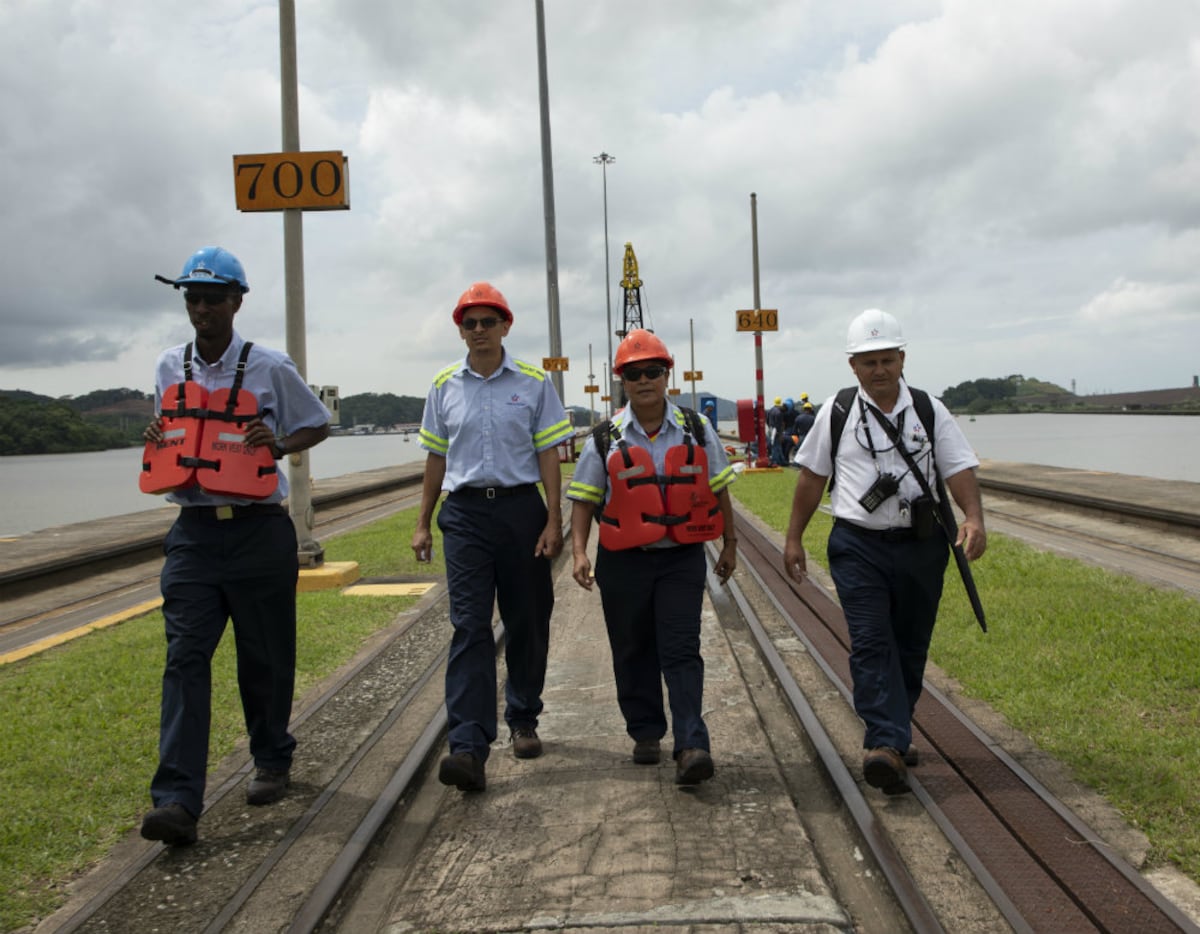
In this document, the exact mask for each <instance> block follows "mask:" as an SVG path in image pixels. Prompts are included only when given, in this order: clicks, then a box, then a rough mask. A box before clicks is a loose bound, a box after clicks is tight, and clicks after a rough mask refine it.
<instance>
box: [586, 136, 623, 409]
mask: <svg viewBox="0 0 1200 934" xmlns="http://www.w3.org/2000/svg"><path fill="white" fill-rule="evenodd" d="M592 161H593V162H595V163H597V164H598V165H599V166H600V173H601V175H603V177H604V304H605V308H606V309H607V318H606V319H605V320H606V323H607V325H608V369H607V370H606V371H605V372H606V381H607V387H608V392H607V393H605V395H607V396H608V417H609V418H612V398H613V385H612V359H613V350H612V339H613V329H612V286H611V284H610V277H609V274H608V167H609V165H610V164H611V163H613V162H616V161H617V159H616V157H615V156H610V155H609V154H608V153H606V152H602V153H600V155H598V156H593V157H592Z"/></svg>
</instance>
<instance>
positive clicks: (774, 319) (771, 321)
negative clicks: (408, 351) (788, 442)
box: [737, 192, 779, 470]
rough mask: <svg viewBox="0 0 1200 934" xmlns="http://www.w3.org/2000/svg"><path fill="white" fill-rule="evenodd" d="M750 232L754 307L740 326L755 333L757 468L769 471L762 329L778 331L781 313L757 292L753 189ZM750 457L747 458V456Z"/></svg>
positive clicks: (739, 315) (755, 197) (741, 313)
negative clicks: (765, 302)
mask: <svg viewBox="0 0 1200 934" xmlns="http://www.w3.org/2000/svg"><path fill="white" fill-rule="evenodd" d="M750 233H751V243H752V244H753V247H754V308H753V309H752V310H749V311H739V312H738V313H737V329H738V330H739V331H753V332H754V386H755V398H756V400H757V404H756V406H755V410H754V435H755V439H756V441H757V444H758V459H757V460H756V461H755V462H754V465H753V466H754V467H756V468H758V469H759V470H766V469H767V468H769V467H770V466H771V460H770V458H769V457H767V446H766V426H765V425H764V424H763V419H764V415H765V410H764V409H763V352H762V332H763V331H778V330H779V312H778V311H776V310H775V309H773V308H768V309H764V308H763V307H762V305H761V304H760V301H759V294H758V195H756V194H755V193H754V192H750ZM747 459H748V458H747Z"/></svg>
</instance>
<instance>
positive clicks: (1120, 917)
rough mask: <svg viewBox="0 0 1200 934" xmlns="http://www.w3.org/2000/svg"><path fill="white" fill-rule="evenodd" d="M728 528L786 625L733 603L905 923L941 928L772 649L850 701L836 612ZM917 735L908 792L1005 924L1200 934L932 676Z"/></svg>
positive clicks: (761, 540) (758, 535)
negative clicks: (808, 661)
mask: <svg viewBox="0 0 1200 934" xmlns="http://www.w3.org/2000/svg"><path fill="white" fill-rule="evenodd" d="M737 525H738V537H739V543H740V550H741V551H742V553H743V555H745V557H746V559H747V566H748V573H749V574H750V575H752V576H753V577H754V579H755V581H756V583H757V584H758V586H759V587H760V588H761V589H762V591H763V592H764V593H765V594H767V595H769V599H770V601H771V603H772V604H773V605H774V606H775V607H776V608H777V609H778V611H779V619H781V620H783V624H782V625H784V626H785V627H786V628H785V631H783V632H780V631H778V630H777V631H775V632H774V633H772V632H769V631H768V628H767V627H766V626H765V625H764V624H763V622H761V621H760V620H759V619H758V616H757V614H756V613H755V612H754V611H753V609H752V608H751V607H750V605H749V603H748V602H747V601H746V600H745V599H744V597H743V596H742V595H741V592H740V588H738V587H737V586H736V585H735V586H734V587H733V588H732V589H733V592H734V599H735V600H736V602H737V604H738V608H739V611H740V612H741V613H742V615H743V617H744V618H745V619H746V621H747V624H748V625H749V626H750V628H751V630H752V631H753V632H754V634H755V637H756V640H757V641H758V643H759V646H760V650H761V651H762V653H763V655H764V658H766V659H767V661H768V663H769V664H770V666H771V670H772V672H773V673H774V675H775V677H776V678H777V680H778V681H779V683H780V686H781V689H782V690H783V691H784V693H785V694H786V695H787V696H788V698H789V700H790V701H791V703H792V704H793V707H794V709H795V710H796V713H797V716H798V717H799V718H800V719H801V721H802V722H804V723H805V724H806V729H808V731H809V735H810V737H813V740H814V744H815V745H816V746H817V747H818V749H819V751H820V752H821V757H822V762H823V764H824V765H825V767H826V770H827V772H828V774H829V775H830V778H831V780H832V781H834V783H835V784H836V785H837V787H838V788H839V791H842V792H843V797H844V799H845V800H846V801H847V803H848V806H851V810H852V812H853V813H854V814H855V817H856V821H857V822H858V824H859V829H860V832H862V834H863V836H864V839H865V840H867V841H868V842H869V843H870V844H871V846H872V852H873V853H874V854H875V857H876V859H877V861H878V862H879V864H880V866H881V868H882V869H883V871H884V872H885V874H886V875H887V877H888V880H889V882H890V883H891V884H892V886H893V889H894V891H895V892H896V894H897V899H898V901H899V903H900V904H901V905H902V906H903V908H904V912H905V916H906V917H907V918H908V920H909V923H910V924H911V925H912V927H913V929H914V930H916V931H922V932H923V931H936V930H941V929H942V928H941V926H940V923H939V922H938V921H937V920H936V919H933V918H931V917H930V914H929V911H928V906H927V905H926V904H925V903H924V901H923V899H922V898H921V897H920V891H919V888H918V887H917V886H916V885H915V884H914V883H913V882H912V880H911V879H910V877H908V875H907V873H906V872H905V871H904V869H903V866H902V864H901V862H900V860H899V858H898V857H897V855H896V852H895V848H894V846H893V845H892V844H891V842H890V841H889V840H887V839H878V837H879V835H878V834H877V833H876V829H877V825H876V818H875V815H874V813H873V812H872V813H864V811H863V808H862V807H861V806H860V805H858V804H857V802H855V803H853V804H851V802H853V801H854V797H853V792H852V791H851V790H849V788H848V783H847V781H846V776H845V774H844V773H845V772H846V771H847V764H846V763H845V762H844V761H843V759H842V756H841V755H838V754H837V753H836V751H834V750H833V749H832V744H829V743H827V742H824V741H822V740H821V739H820V733H821V731H820V727H819V726H818V725H814V724H816V723H817V717H816V714H815V712H814V711H813V709H812V707H811V705H810V704H809V703H808V701H807V700H806V699H805V697H804V695H803V692H801V691H800V689H799V687H798V685H797V681H796V678H795V676H794V675H793V673H792V671H791V669H790V668H789V665H788V662H787V661H786V660H785V657H784V656H783V655H781V654H780V653H779V652H778V651H777V650H776V648H775V641H776V640H778V639H779V638H781V637H783V638H786V637H790V636H794V637H796V638H798V639H800V640H801V641H802V642H803V644H804V645H805V647H806V649H807V650H808V654H810V655H811V656H812V657H813V658H815V659H816V660H817V661H818V664H819V665H820V666H821V668H822V669H823V670H824V671H825V673H826V675H827V676H828V678H829V680H830V681H831V683H833V684H834V685H835V686H836V687H837V689H838V690H839V692H840V693H841V694H842V696H843V698H844V699H845V701H846V703H848V704H851V703H852V698H851V687H850V685H851V680H850V669H849V661H848V658H849V636H848V633H847V630H846V624H845V619H844V617H843V616H842V614H841V610H840V608H839V607H838V606H837V605H836V603H834V602H833V601H832V600H831V599H830V598H829V597H828V596H827V595H826V593H825V592H824V591H823V590H821V589H820V588H818V587H817V586H816V585H814V584H813V583H812V582H811V581H810V580H806V581H805V582H804V583H803V584H800V585H797V584H795V583H794V582H792V581H791V580H789V579H788V578H787V577H786V576H785V575H784V573H783V570H782V563H783V562H782V554H781V552H780V549H779V548H778V547H777V546H776V545H774V544H773V543H772V542H771V541H770V540H769V539H768V538H767V537H766V536H765V535H764V534H763V533H762V532H761V531H760V530H759V529H758V528H757V527H756V526H755V525H754V524H753V523H751V522H748V521H746V519H745V517H744V516H739V519H738V523H737ZM914 741H915V744H916V746H917V748H918V751H919V753H920V765H919V766H918V767H917V768H915V769H913V770H910V773H909V774H910V778H911V784H912V786H913V793H914V795H915V796H916V798H917V799H918V800H919V801H920V802H921V804H922V805H923V806H924V808H925V810H926V811H927V812H928V813H929V814H930V815H931V816H932V817H933V819H934V820H935V822H936V823H937V825H938V826H939V827H940V828H941V830H942V832H943V833H944V834H945V835H946V838H947V839H948V840H949V841H950V842H951V843H952V844H953V845H954V847H955V849H956V850H957V852H958V855H959V857H960V858H961V859H962V860H963V862H964V863H965V864H966V865H967V866H969V867H970V869H971V871H972V872H973V873H974V875H975V876H976V878H978V879H979V881H980V884H981V885H982V886H983V887H984V889H985V890H986V891H987V892H988V895H989V897H990V898H991V899H992V901H993V903H994V904H995V905H996V906H997V908H998V909H999V910H1000V912H1001V914H1002V915H1003V917H1004V919H1005V921H1007V922H1008V924H1009V925H1011V927H1012V928H1013V930H1015V931H1031V932H1047V934H1063V932H1069V931H1080V932H1085V931H1100V932H1112V934H1125V932H1133V931H1136V932H1139V934H1142V932H1178V931H1188V932H1197V931H1200V928H1198V927H1197V926H1196V925H1195V924H1193V923H1192V922H1191V921H1190V920H1189V919H1188V918H1187V917H1186V916H1185V915H1184V914H1183V913H1182V912H1181V911H1180V910H1179V909H1178V908H1177V907H1176V906H1175V905H1173V904H1172V903H1171V902H1169V901H1168V900H1167V899H1166V898H1165V897H1164V896H1163V895H1162V894H1161V893H1159V892H1158V891H1157V889H1155V888H1154V887H1153V886H1151V885H1150V884H1149V883H1147V882H1146V880H1144V879H1143V878H1142V877H1141V876H1140V875H1139V874H1138V873H1137V872H1136V871H1135V870H1134V869H1133V868H1132V867H1131V866H1129V865H1128V864H1127V863H1125V862H1124V861H1123V860H1121V859H1120V858H1119V857H1117V856H1115V855H1114V854H1113V853H1112V850H1111V847H1110V846H1109V845H1108V844H1107V843H1105V841H1103V840H1101V839H1099V837H1098V836H1097V835H1096V834H1095V833H1094V832H1093V831H1092V830H1091V829H1090V828H1088V827H1087V826H1086V825H1085V824H1084V823H1083V822H1082V821H1080V820H1079V819H1078V818H1077V817H1076V816H1075V815H1074V814H1073V813H1072V812H1071V810H1070V809H1069V808H1068V807H1067V806H1066V805H1064V804H1063V803H1062V802H1060V801H1059V800H1058V799H1057V798H1055V797H1054V795H1052V794H1051V793H1050V792H1049V791H1048V790H1047V789H1046V788H1045V787H1044V786H1042V785H1041V783H1040V782H1038V781H1037V780H1036V779H1035V778H1034V777H1033V776H1032V775H1031V774H1030V773H1029V772H1028V771H1026V770H1025V769H1024V768H1023V767H1022V766H1021V765H1020V764H1018V763H1017V762H1016V761H1015V760H1014V759H1013V758H1012V757H1011V756H1009V755H1008V754H1006V753H1005V752H1004V751H1003V750H1002V748H1001V747H1000V745H999V743H998V742H996V741H994V740H993V739H992V738H990V737H988V736H987V735H986V734H985V733H984V732H983V731H982V730H981V729H980V728H979V727H977V726H976V725H975V724H973V723H971V722H970V720H968V719H967V717H965V716H964V715H963V714H962V713H961V712H960V711H959V710H958V709H957V708H956V707H955V706H954V705H953V704H952V703H950V701H949V700H948V699H947V698H946V697H945V696H944V695H943V694H942V693H941V692H939V691H938V690H937V689H936V688H935V687H933V686H932V685H929V684H927V685H926V690H925V693H924V696H923V697H922V699H921V701H920V702H919V703H918V707H917V711H916V716H915V722H914ZM856 752H860V751H857V750H856ZM850 784H852V782H851V783H850ZM875 800H877V799H875ZM860 815H862V816H861V819H860Z"/></svg>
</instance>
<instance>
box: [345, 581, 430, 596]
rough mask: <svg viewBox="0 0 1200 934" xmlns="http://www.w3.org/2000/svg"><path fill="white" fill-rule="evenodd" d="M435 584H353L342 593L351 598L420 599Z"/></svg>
mask: <svg viewBox="0 0 1200 934" xmlns="http://www.w3.org/2000/svg"><path fill="white" fill-rule="evenodd" d="M436 586H437V584H433V583H428V582H426V583H413V584H354V585H353V586H350V587H347V588H346V589H345V590H343V591H342V593H344V594H346V595H348V596H351V597H421V596H424V595H425V594H427V593H429V591H431V590H433V588H434V587H436Z"/></svg>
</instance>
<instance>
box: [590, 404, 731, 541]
mask: <svg viewBox="0 0 1200 934" xmlns="http://www.w3.org/2000/svg"><path fill="white" fill-rule="evenodd" d="M700 419H701V421H703V422H704V433H705V435H706V436H707V437H706V438H705V444H704V454H705V457H706V458H707V459H708V485H709V488H710V489H711V490H712V491H713V493H714V494H716V493H720V492H721V491H722V490H723V489H725V488H726V487H727V486H729V484H731V483H732V482H733V481H734V480H736V479H737V474H736V473H734V471H733V468H732V467H730V466H729V457H728V456H727V455H726V453H725V447H724V445H722V444H721V439H720V438H718V437H717V432H716V430H715V429H714V428H713V427H712V425H711V424H710V423H709V421H708V419H707V418H706V417H705V416H704V415H700ZM613 424H614V425H615V426H616V427H617V428H618V429H619V430H620V432H621V437H622V438H623V439H624V440H625V441H626V442H627V443H628V444H631V445H634V446H636V447H639V448H645V449H646V450H647V451H649V452H650V457H651V459H652V460H653V461H654V472H655V473H656V474H658V475H659V476H660V477H661V476H662V475H663V471H664V470H665V469H666V460H667V449H668V448H671V447H674V446H676V445H679V444H683V438H684V434H685V432H684V429H683V426H684V414H683V410H682V409H681V408H679V406H677V405H674V404H673V403H672V402H671V401H670V400H669V399H668V400H667V411H666V414H664V416H663V423H662V427H661V428H660V429H659V432H658V434H657V435H655V437H654V440H653V441H651V440H650V438H649V436H648V435H647V434H646V431H645V429H644V428H642V426H641V424H639V423H638V420H637V416H635V415H634V414H633V409H632V408H630V407H629V406H626V407H625V408H623V409H621V411H619V412H618V413H617V414H616V415H614V416H613ZM615 449H616V440H615V439H613V440H612V441H611V442H610V444H609V450H608V451H606V452H605V453H604V456H603V457H602V456H601V455H600V452H599V451H597V450H596V444H595V442H594V441H593V440H592V439H591V437H590V436H589V437H588V439H587V441H586V442H585V443H584V445H583V449H582V451H581V452H580V454H579V459H578V461H577V462H576V464H575V475H574V477H573V478H572V479H571V482H570V484H568V486H567V499H571V500H575V501H576V502H580V503H591V504H592V505H594V506H599V505H601V504H602V503H607V502H608V500H609V498H610V497H611V496H612V488H611V487H610V486H609V482H608V455H609V453H611V452H612V451H613V450H615ZM674 544H675V543H674V542H673V541H669V540H663V541H662V542H659V543H656V546H661V547H664V548H669V547H671V546H673V545H674ZM652 547H655V546H652Z"/></svg>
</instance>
